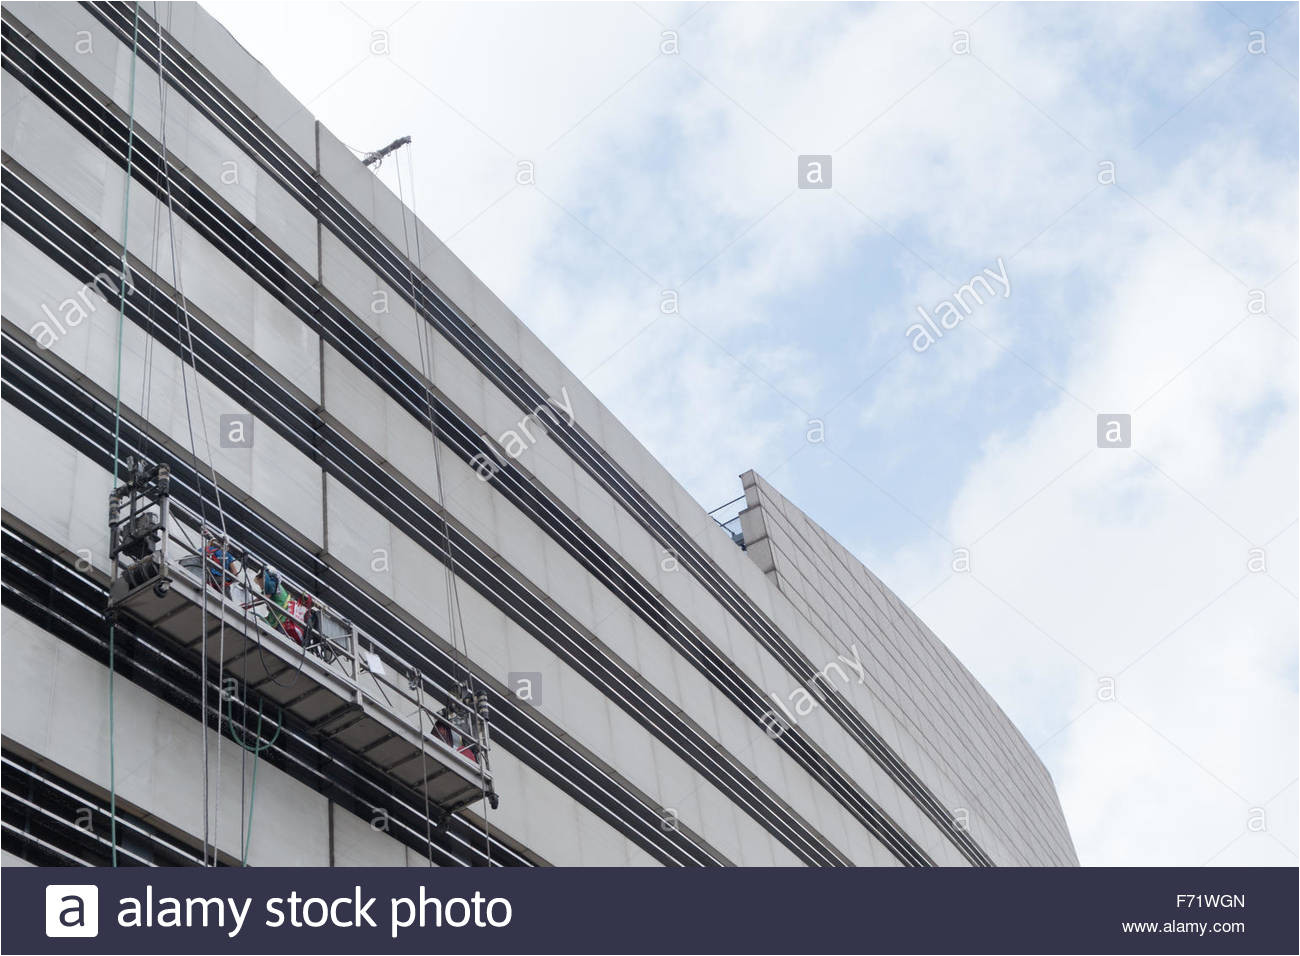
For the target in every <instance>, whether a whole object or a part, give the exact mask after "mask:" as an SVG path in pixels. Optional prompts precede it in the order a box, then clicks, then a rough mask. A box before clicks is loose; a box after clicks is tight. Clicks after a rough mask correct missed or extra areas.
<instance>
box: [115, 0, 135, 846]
mask: <svg viewBox="0 0 1300 956" xmlns="http://www.w3.org/2000/svg"><path fill="white" fill-rule="evenodd" d="M131 29H132V35H131V81H130V86H129V90H128V93H127V126H126V180H125V182H124V183H123V186H122V274H121V275H120V276H119V277H118V278H119V284H120V289H119V291H118V297H117V385H116V395H115V396H114V402H113V414H114V421H113V490H114V491H117V482H118V461H119V456H120V450H121V442H122V342H123V339H124V336H125V329H126V288H127V275H128V270H129V269H130V268H131V267H130V265H129V264H128V263H127V258H126V242H127V226H128V224H129V222H130V212H131V167H132V164H133V161H134V159H135V67H136V63H137V61H138V60H139V58H140V4H139V3H138V2H137V3H136V4H135V16H134V23H133V24H132V28H131ZM109 545H110V547H111V546H112V542H110V543H109ZM116 649H117V621H116V620H115V619H110V620H109V622H108V815H109V828H110V829H109V845H110V847H111V848H112V854H113V866H117V739H116V730H117V728H116V722H115V712H116V709H117V708H116V700H115V699H114V688H113V677H114V675H115V674H116V671H117V661H116Z"/></svg>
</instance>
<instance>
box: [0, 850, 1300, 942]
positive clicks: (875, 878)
mask: <svg viewBox="0 0 1300 956" xmlns="http://www.w3.org/2000/svg"><path fill="white" fill-rule="evenodd" d="M1297 874H1298V871H1297V870H1294V869H1264V868H1258V869H1248V868H1223V869H1173V868H1168V869H1119V868H1113V869H1049V870H1031V869H1011V868H1001V869H996V870H970V869H933V870H900V869H860V870H852V871H843V870H840V871H830V870H796V869H779V870H774V869H766V870H759V869H727V870H721V869H719V870H656V869H627V870H608V869H536V870H523V869H516V870H507V869H501V870H483V869H479V870H473V871H467V870H463V869H436V868H435V869H361V868H337V869H332V870H331V869H289V868H265V869H242V870H241V869H216V870H213V869H209V870H202V869H171V870H165V871H164V870H158V869H146V868H138V869H118V870H111V869H76V868H68V869H63V868H25V867H6V868H5V869H4V870H3V872H0V889H2V890H3V895H2V897H0V907H2V909H3V917H4V919H3V924H2V926H3V928H2V929H0V947H2V948H3V949H4V951H5V952H6V953H35V952H39V953H132V954H135V953H167V954H171V953H177V952H183V953H187V954H191V953H193V954H197V953H267V952H274V953H280V954H287V953H311V954H325V953H357V952H369V953H389V952H391V953H430V952H466V951H474V952H482V953H699V952H706V953H878V952H885V953H947V952H950V953H1295V952H1296V951H1297V949H1298V948H1300V932H1298V930H1297V915H1298V905H1300V904H1298V903H1297V896H1298V892H1300V880H1298V878H1297ZM205 922H206V925H205ZM358 924H359V925H358ZM92 929H93V930H94V932H95V935H94V936H90V935H89V933H90V931H91V930H92ZM73 934H83V935H79V936H78V935H73Z"/></svg>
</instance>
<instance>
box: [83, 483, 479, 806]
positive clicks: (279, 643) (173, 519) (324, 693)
mask: <svg viewBox="0 0 1300 956" xmlns="http://www.w3.org/2000/svg"><path fill="white" fill-rule="evenodd" d="M127 471H128V478H127V481H126V483H125V484H123V485H121V486H119V487H118V488H117V489H116V490H115V491H114V492H113V493H112V494H111V495H110V498H109V518H108V521H109V534H110V537H109V540H110V546H111V552H110V557H111V559H112V584H111V586H110V589H109V598H108V604H109V613H110V614H113V613H121V614H126V615H129V616H131V617H133V618H135V619H137V620H139V621H142V622H143V623H145V624H147V625H148V626H149V627H151V628H153V629H155V630H156V631H157V632H158V633H160V634H163V635H166V636H167V637H169V638H171V639H172V640H173V641H175V642H176V643H177V644H179V645H181V646H182V647H185V648H187V649H191V650H195V651H199V652H200V653H201V652H202V649H203V646H204V643H205V642H204V631H205V627H206V633H207V641H206V649H207V655H208V659H209V661H211V662H212V664H215V665H218V666H219V667H220V669H221V670H220V672H221V673H222V674H223V675H224V676H225V677H226V678H227V679H228V678H231V677H233V678H235V679H236V680H238V681H239V682H241V683H242V684H243V685H244V687H245V688H246V689H248V690H255V691H257V692H258V693H259V694H260V695H262V696H263V697H265V698H269V699H271V700H273V701H275V703H276V704H278V705H279V706H280V707H281V708H282V709H283V710H284V711H288V712H290V713H293V714H294V715H296V716H297V717H299V718H301V719H302V720H304V721H306V722H307V724H308V725H310V726H311V728H312V729H313V730H314V731H315V732H316V733H317V734H319V735H320V736H321V737H323V738H327V739H330V740H333V741H335V742H337V743H339V744H341V745H343V746H344V747H346V748H348V749H349V750H351V751H353V752H355V753H357V754H359V755H360V756H362V757H363V758H364V759H366V760H367V761H369V762H371V763H374V764H376V765H377V766H379V767H381V768H382V769H384V770H385V771H387V772H388V773H390V774H392V775H393V776H394V777H396V778H397V779H398V780H401V781H402V782H404V783H406V784H408V785H410V786H411V787H413V788H414V789H415V790H416V791H417V792H418V793H420V794H421V795H424V796H427V798H428V800H429V803H430V815H431V816H436V817H437V818H438V819H439V820H441V819H442V818H443V817H445V816H446V815H447V814H449V813H453V812H455V811H456V810H457V809H459V808H461V807H464V806H466V805H468V804H470V803H473V802H474V801H476V800H480V799H482V798H484V797H486V798H487V799H488V800H489V802H490V803H491V805H492V806H493V807H494V808H495V807H496V805H497V796H496V793H495V791H494V790H493V787H492V774H491V771H490V770H489V768H488V759H487V758H488V714H487V706H486V702H485V699H484V698H482V697H481V696H480V697H479V698H478V699H477V700H475V698H474V697H473V696H472V695H471V694H469V693H468V692H467V691H466V690H465V688H464V687H462V689H461V691H460V693H461V695H462V696H461V697H460V699H452V700H449V701H448V702H447V703H446V706H439V707H438V708H437V710H435V709H434V706H433V704H434V703H435V702H434V701H431V700H430V698H429V696H428V695H427V694H426V693H425V691H424V689H423V681H422V680H420V679H419V678H418V677H413V676H411V675H417V674H418V671H416V669H415V668H413V667H410V666H408V665H406V664H405V663H404V662H402V661H401V660H397V659H394V658H393V657H392V655H391V654H389V655H388V656H387V661H386V662H385V661H382V660H381V659H380V658H379V656H378V655H377V654H376V653H375V652H374V645H373V643H372V642H371V641H370V639H369V638H368V637H367V636H366V635H365V634H363V633H362V632H361V631H359V630H358V629H357V628H356V626H355V625H353V624H351V623H350V622H349V621H347V620H345V619H344V618H343V617H342V616H340V615H339V614H337V613H336V612H334V611H333V610H331V609H330V607H329V606H328V604H327V603H326V602H324V601H322V600H321V599H320V598H319V597H318V596H317V595H313V594H310V593H308V592H307V591H305V590H304V589H302V588H299V587H297V586H296V585H295V584H293V583H292V582H290V581H288V580H285V579H284V578H283V576H281V575H279V574H277V573H276V572H275V571H274V569H273V568H270V567H267V566H262V567H258V568H253V567H250V565H251V564H253V563H254V561H255V560H256V558H255V556H253V555H251V554H250V553H249V552H248V551H246V550H243V549H241V548H240V547H239V546H238V545H237V544H236V543H235V542H232V541H230V540H228V539H226V538H224V537H223V536H221V535H220V533H219V532H217V531H215V530H214V529H211V528H208V527H206V526H205V524H204V522H203V521H202V519H201V518H200V517H199V516H198V515H195V514H194V513H193V512H192V511H190V510H189V509H187V508H184V507H183V506H181V505H179V504H177V503H176V502H174V501H172V499H171V496H170V494H169V490H168V486H169V482H170V471H169V469H168V467H167V466H166V465H153V466H144V465H141V464H137V463H135V462H130V463H128V468H127ZM223 654H224V656H223ZM434 808H436V811H435V810H434Z"/></svg>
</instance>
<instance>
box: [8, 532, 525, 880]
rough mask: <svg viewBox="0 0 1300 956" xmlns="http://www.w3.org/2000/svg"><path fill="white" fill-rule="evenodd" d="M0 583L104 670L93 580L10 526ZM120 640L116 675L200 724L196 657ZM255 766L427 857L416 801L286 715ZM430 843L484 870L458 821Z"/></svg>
mask: <svg viewBox="0 0 1300 956" xmlns="http://www.w3.org/2000/svg"><path fill="white" fill-rule="evenodd" d="M3 576H4V589H3V603H4V606H5V607H7V608H10V609H11V610H13V611H15V612H16V613H18V614H21V615H22V616H24V617H26V618H27V619H29V620H31V621H32V622H33V623H34V624H36V625H37V626H39V627H41V628H42V629H43V630H45V631H47V632H48V633H50V634H52V635H53V636H54V637H56V638H58V639H59V640H62V641H64V642H65V643H67V644H69V645H70V646H72V647H74V648H76V649H77V650H79V651H81V652H82V653H85V654H87V655H88V656H89V657H92V658H94V659H95V660H98V661H99V662H100V663H102V664H105V665H107V663H108V628H107V625H106V624H105V622H104V619H103V612H102V610H100V609H101V608H102V607H103V605H104V603H105V602H106V600H107V591H106V590H105V588H104V587H103V586H102V585H101V584H100V583H99V582H98V581H96V580H94V579H92V578H90V577H88V576H86V575H85V574H83V573H81V572H80V571H77V570H76V569H74V568H73V567H71V566H70V565H68V564H67V563H66V562H65V561H63V560H62V559H60V558H58V557H56V556H54V555H52V554H50V553H49V552H48V551H47V550H45V548H44V547H43V546H42V545H41V544H40V543H38V542H36V541H35V540H33V539H31V538H29V537H28V536H27V535H25V534H23V533H22V532H21V531H18V530H15V529H12V528H9V527H5V528H4V530H3ZM118 635H119V636H118V638H117V640H116V641H115V644H116V652H115V661H114V665H115V669H116V672H117V675H118V676H119V677H120V678H122V679H125V680H129V681H131V682H132V683H134V684H136V685H137V686H140V687H141V688H143V689H145V690H146V691H148V692H150V693H152V694H153V695H154V696H156V697H158V698H159V699H161V700H163V701H164V702H166V703H168V704H170V705H172V706H174V707H176V708H177V709H178V710H180V711H181V712H182V713H185V714H186V715H187V716H189V717H191V718H193V719H195V720H198V719H199V712H200V700H201V698H200V693H199V688H200V687H201V686H202V684H201V677H200V674H201V671H200V665H199V657H198V654H197V652H194V651H187V650H181V649H177V648H176V647H175V645H173V644H171V642H170V641H169V640H168V639H167V638H165V637H158V636H156V635H154V634H153V633H152V632H151V631H150V630H149V629H148V628H145V627H142V626H141V625H139V624H137V623H135V622H132V621H129V620H125V619H123V620H120V621H119V622H118ZM220 699H221V698H220V688H219V687H218V686H217V685H216V682H215V680H210V681H209V700H217V701H219V700H220ZM261 705H265V712H266V713H275V712H276V708H275V705H274V702H273V701H270V700H267V699H265V698H263V697H262V695H260V694H259V693H258V692H257V691H255V690H252V689H249V690H248V691H247V692H246V693H245V695H244V700H243V701H242V702H241V703H240V704H239V705H237V707H242V708H243V710H242V712H241V711H240V710H239V709H236V710H235V713H236V715H237V720H238V721H239V722H240V723H241V724H242V723H243V722H244V720H245V719H246V718H248V717H255V713H256V711H257V709H258V707H259V706H261ZM216 720H217V714H216V710H215V708H213V707H209V724H210V725H211V727H212V729H213V730H217V726H216ZM250 733H251V730H250ZM123 746H129V745H123ZM261 759H263V760H267V761H268V762H269V763H271V764H272V765H273V766H276V767H277V768H279V769H280V770H283V771H284V772H285V773H287V774H288V775H289V776H291V777H293V778H295V779H297V780H298V781H300V782H302V783H304V784H306V785H307V786H308V787H310V788H311V789H312V790H315V791H316V792H318V793H320V794H322V795H323V796H325V797H326V798H328V799H330V800H332V801H333V802H334V803H336V804H338V805H339V806H341V807H342V808H343V809H345V810H348V811H349V812H351V813H354V814H356V815H357V816H358V817H360V818H362V819H364V820H366V821H368V822H369V821H371V820H373V819H375V817H376V815H377V813H378V812H379V811H382V812H383V813H384V814H385V815H386V817H387V820H388V824H389V828H388V835H389V836H391V837H393V838H394V839H396V840H397V841H398V842H400V843H403V844H404V845H406V846H408V847H410V848H412V849H414V850H416V851H418V852H419V854H420V855H421V857H424V856H425V854H426V853H427V852H430V848H429V847H428V845H427V844H426V841H425V823H424V810H423V800H422V798H421V797H420V796H419V795H417V794H416V792H415V791H414V790H412V789H411V788H410V787H408V786H407V785H406V784H404V783H402V782H401V781H399V780H396V779H394V778H393V777H391V776H389V775H388V774H386V773H383V772H382V771H380V770H378V769H377V768H375V767H374V766H373V765H370V764H367V763H365V762H364V761H361V760H358V759H357V758H356V756H355V755H354V754H352V753H351V752H349V751H347V750H346V749H345V748H343V747H341V746H339V745H337V744H335V743H333V742H331V741H328V740H319V739H317V738H316V737H315V736H314V735H313V734H312V733H311V730H310V728H308V727H307V726H306V725H305V724H303V723H302V722H301V721H300V720H299V719H298V718H296V717H294V715H292V714H285V715H284V727H283V729H282V731H281V733H280V736H279V738H278V739H277V740H276V742H275V743H274V744H273V745H272V747H271V748H270V749H269V750H267V751H266V752H265V753H264V754H263V755H262V757H261ZM432 838H433V847H432V848H431V852H432V854H433V860H434V862H435V863H436V864H437V865H439V866H482V865H485V864H486V863H487V862H488V858H487V853H486V850H485V846H484V842H483V833H482V831H481V830H480V829H478V828H477V827H475V826H474V825H473V824H472V823H470V822H469V821H466V820H464V819H462V818H460V817H458V816H455V815H452V816H450V817H448V818H447V819H446V820H445V821H444V823H443V825H442V827H440V828H439V829H437V830H435V831H433V833H432ZM491 846H492V851H491V862H492V864H493V865H498V866H527V865H531V864H533V863H535V862H538V861H537V859H536V857H532V856H531V855H528V854H525V853H521V852H520V851H519V850H518V849H517V848H515V847H514V846H512V845H511V844H509V843H507V842H503V840H502V839H501V838H499V837H498V836H493V837H492V838H491Z"/></svg>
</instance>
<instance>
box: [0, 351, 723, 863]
mask: <svg viewBox="0 0 1300 956" xmlns="http://www.w3.org/2000/svg"><path fill="white" fill-rule="evenodd" d="M3 356H4V361H3V362H2V363H0V371H2V373H3V383H2V386H0V396H2V397H3V398H4V400H5V401H8V402H10V404H12V405H14V407H15V408H17V409H19V410H20V411H22V412H23V413H24V414H26V415H28V416H29V417H31V418H33V419H34V420H36V421H37V422H38V423H39V424H41V425H42V426H43V427H45V428H46V429H47V430H49V431H50V432H52V433H54V434H55V435H57V436H58V437H59V438H61V439H62V440H63V441H64V442H65V443H66V444H68V445H70V446H71V447H73V448H74V449H76V450H78V451H80V452H82V453H83V454H85V455H87V456H88V457H90V458H91V459H92V460H93V461H95V462H96V463H97V464H98V465H99V466H100V467H102V468H105V469H109V470H111V468H112V429H113V418H112V410H111V408H109V407H108V406H107V405H106V404H104V403H103V402H100V401H98V400H96V399H94V398H93V397H91V396H89V395H87V394H86V393H84V392H83V391H82V390H81V389H80V387H79V386H77V385H76V384H75V383H73V382H72V381H71V380H69V379H67V378H66V377H60V376H58V374H57V373H55V372H54V371H53V370H52V369H50V368H49V367H48V366H44V363H42V362H41V361H40V360H39V359H37V358H36V357H35V356H34V355H32V354H31V353H30V352H26V350H25V349H23V348H22V347H21V346H20V345H18V344H17V343H16V342H15V341H14V340H12V339H11V338H10V337H9V336H7V335H6V336H5V342H4V349H3ZM27 366H33V367H32V368H31V369H29V368H28V367H27ZM42 366H44V367H42ZM121 440H122V448H123V455H130V454H137V455H143V456H145V457H148V458H151V459H154V460H158V459H160V458H173V459H174V462H173V465H172V469H173V470H172V488H173V494H174V496H175V497H176V498H177V500H178V501H180V502H181V503H182V504H183V505H185V506H187V507H189V508H192V509H194V510H199V507H200V496H199V494H196V493H195V492H194V491H193V489H194V488H202V498H203V500H204V502H205V507H206V508H207V509H208V510H209V511H210V512H215V505H214V501H215V493H214V490H213V489H212V487H211V485H210V483H209V482H208V481H207V480H206V479H205V478H204V477H203V476H202V475H197V474H195V473H194V471H193V469H192V468H190V467H189V466H188V464H187V463H186V461H185V460H183V459H186V458H188V456H174V455H173V454H172V452H171V451H170V450H168V449H166V448H164V447H162V446H160V445H158V444H157V443H156V442H153V441H152V440H150V439H148V438H147V437H145V436H144V435H142V434H141V433H140V432H139V431H138V430H137V429H136V428H135V427H134V425H133V424H132V423H131V422H130V421H128V420H124V421H123V422H122V439H121ZM224 497H225V496H223V498H224ZM225 508H226V520H227V525H228V527H229V528H230V530H231V532H232V533H233V534H234V535H235V536H236V537H238V538H239V540H241V542H243V543H245V544H246V545H247V546H249V547H251V548H254V549H255V550H256V551H257V553H258V554H259V555H262V556H264V557H265V558H266V559H267V560H270V561H273V562H274V563H276V564H277V565H278V566H280V567H282V568H284V569H285V570H286V571H287V572H288V573H289V575H290V576H291V577H293V578H294V579H296V580H301V581H304V582H308V583H310V584H311V585H312V586H313V587H319V588H321V589H322V590H324V589H325V588H326V587H328V586H330V584H331V579H334V581H333V583H334V584H335V585H339V586H335V587H333V589H332V593H331V598H332V601H331V603H332V604H333V606H335V607H336V608H337V609H338V610H339V612H340V613H342V614H344V615H345V616H347V617H349V618H351V619H352V620H354V621H356V622H357V624H358V626H361V627H362V628H363V629H364V630H366V631H367V633H368V634H369V635H370V636H371V637H372V638H374V639H375V645H374V650H375V651H376V652H377V653H379V654H380V656H381V658H383V659H384V660H385V662H386V663H388V664H389V665H391V666H394V667H396V666H397V664H398V661H397V658H396V656H395V655H396V654H400V655H401V656H402V657H403V658H404V659H405V660H406V662H408V663H411V664H414V665H415V666H417V667H418V668H419V670H420V676H421V677H422V678H423V679H424V680H425V681H427V682H428V683H429V685H430V689H431V692H432V693H434V694H436V695H440V696H445V695H446V693H447V689H448V688H451V687H454V686H455V682H456V680H457V679H458V678H459V677H460V676H461V674H462V671H461V665H460V663H459V662H458V661H457V660H455V659H454V658H453V657H452V655H451V654H449V653H447V652H445V651H443V650H441V649H440V648H439V647H437V646H436V645H434V644H432V643H431V642H429V641H428V640H427V639H425V638H424V636H423V635H422V634H420V633H419V632H418V631H416V630H415V629H414V628H412V627H411V626H410V625H409V624H407V623H406V622H405V621H403V620H402V619H401V618H400V617H398V616H397V615H396V614H395V613H394V612H392V611H390V610H389V609H387V608H385V607H383V606H382V605H380V603H379V602H378V601H376V600H375V599H373V598H371V597H370V596H369V595H366V594H363V593H362V592H361V591H360V589H357V588H355V587H352V586H351V585H350V582H349V584H348V587H343V586H342V583H341V582H342V579H340V578H339V576H338V574H337V572H332V571H331V570H330V569H328V568H327V567H326V566H325V565H324V563H323V562H321V561H320V560H319V558H317V557H316V556H315V555H314V554H312V553H311V552H308V551H307V550H306V549H304V548H303V547H302V546H301V545H299V544H298V543H297V542H296V541H294V540H293V539H292V538H290V537H289V536H288V535H287V534H286V533H285V532H284V531H283V529H281V528H279V527H278V526H276V525H275V524H273V523H271V522H270V521H268V520H266V519H264V518H263V517H261V516H260V515H258V514H257V513H256V512H254V511H252V510H251V509H250V508H248V507H247V506H245V505H243V504H242V503H240V502H238V501H235V500H230V499H227V500H225ZM318 582H319V583H318ZM94 611H95V613H96V614H98V615H100V616H101V617H102V615H103V606H102V604H101V605H100V606H99V607H97V608H95V609H94ZM390 646H391V647H395V648H397V650H396V651H392V650H390V649H389V648H390ZM485 690H486V692H487V693H488V695H489V699H490V702H491V704H492V708H493V727H494V736H495V738H496V740H497V742H498V743H499V744H500V745H501V746H503V747H505V749H507V750H508V751H510V752H511V753H512V754H515V755H516V756H517V757H518V758H519V759H520V760H521V761H523V762H524V763H525V764H526V765H528V766H529V767H531V768H532V769H533V770H535V771H536V772H538V773H539V774H541V775H542V776H543V777H544V778H546V779H547V780H549V781H550V782H552V783H554V784H555V785H556V786H557V787H559V788H560V789H561V790H563V791H564V792H566V793H567V794H568V795H569V796H571V797H573V798H574V799H575V800H577V801H578V802H579V803H581V804H583V805H584V806H586V807H587V808H588V809H589V810H591V811H592V812H594V813H595V814H596V815H597V816H598V817H600V818H601V819H603V820H605V822H607V823H609V824H610V825H611V826H613V827H614V828H615V829H616V830H618V831H619V832H620V833H623V834H624V835H625V836H627V837H628V838H629V839H631V840H633V841H634V842H636V843H637V844H638V845H640V846H641V847H642V848H643V849H645V850H646V852H648V853H650V854H651V855H653V856H654V857H655V858H656V859H658V860H660V861H661V862H664V863H667V864H677V865H707V864H710V863H720V862H725V861H724V860H723V859H722V858H721V857H719V856H717V854H716V853H715V852H714V851H711V850H709V849H708V848H707V847H706V846H705V845H703V844H701V843H698V842H695V838H694V837H693V836H692V835H690V834H689V831H687V830H686V828H681V829H679V830H676V831H671V832H665V831H664V830H663V828H662V817H661V816H660V812H659V807H658V805H657V804H655V803H653V802H652V801H648V800H645V799H642V798H637V797H636V796H635V795H633V794H631V793H630V792H628V791H626V790H625V789H623V788H622V787H621V786H619V785H618V784H617V782H616V781H614V780H613V779H612V778H611V777H609V776H608V775H607V774H606V773H605V772H604V771H602V770H601V769H600V768H599V767H597V766H595V765H594V764H592V763H591V762H590V761H589V760H587V759H586V758H584V757H583V756H582V755H581V754H579V753H578V752H577V751H575V750H573V749H572V748H570V747H568V746H567V745H566V744H564V743H562V742H561V741H559V740H558V738H556V737H555V736H554V734H552V733H551V732H550V731H548V730H547V729H546V728H545V727H544V726H542V725H541V724H540V723H539V721H538V720H537V718H535V717H534V716H533V715H532V714H530V713H529V712H528V709H527V708H526V706H524V705H518V706H517V702H515V701H513V700H512V697H513V695H509V694H500V693H498V692H497V691H496V690H495V689H494V688H493V687H491V686H490V685H489V686H487V687H486V688H485Z"/></svg>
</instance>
